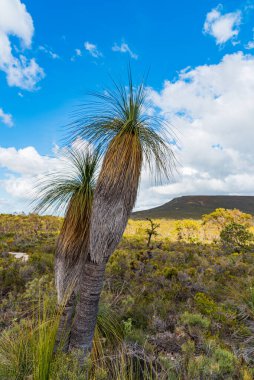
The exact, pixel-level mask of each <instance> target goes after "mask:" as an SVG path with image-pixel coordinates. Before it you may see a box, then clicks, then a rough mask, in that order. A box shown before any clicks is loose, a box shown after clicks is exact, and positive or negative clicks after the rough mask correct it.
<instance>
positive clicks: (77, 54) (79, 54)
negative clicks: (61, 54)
mask: <svg viewBox="0 0 254 380" xmlns="http://www.w3.org/2000/svg"><path fill="white" fill-rule="evenodd" d="M75 53H76V56H78V57H81V56H82V52H81V50H80V49H75Z"/></svg>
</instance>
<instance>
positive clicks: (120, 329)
mask: <svg viewBox="0 0 254 380" xmlns="http://www.w3.org/2000/svg"><path fill="white" fill-rule="evenodd" d="M222 214H223V213H222ZM235 214H236V215H237V220H236V221H234V219H233V221H232V218H231V217H232V213H231V216H230V218H231V219H230V218H229V219H227V218H226V216H227V215H226V216H225V213H224V214H223V215H222V216H221V213H220V216H219V222H218V221H217V220H216V218H215V219H214V221H213V222H211V220H212V219H213V218H214V216H213V217H212V218H211V219H210V220H209V223H210V224H211V223H213V224H212V227H211V228H210V229H209V230H208V227H207V223H208V222H207V220H206V221H205V223H204V220H203V221H198V222H196V221H195V222H193V221H176V222H174V221H165V220H161V221H159V224H160V227H159V228H158V229H157V232H158V236H153V237H152V239H151V242H150V243H149V247H147V241H148V236H147V233H146V230H147V229H148V228H149V223H148V222H147V221H130V223H129V225H128V227H127V230H126V233H125V236H124V238H123V240H122V242H121V244H120V245H119V247H118V249H117V250H116V252H115V253H114V255H113V256H112V257H111V258H110V260H109V263H108V266H107V275H106V281H105V284H104V290H103V294H102V301H101V306H100V308H101V312H100V319H99V322H98V327H97V335H96V339H95V340H96V341H95V345H94V350H93V354H92V357H91V358H90V359H89V360H88V361H87V362H86V363H85V366H84V368H83V369H79V366H78V353H74V354H72V355H69V356H66V355H65V354H60V353H56V354H54V353H51V354H50V353H49V354H48V356H47V357H45V355H44V356H43V355H42V354H41V352H42V351H43V350H42V349H41V351H38V350H37V348H35V346H34V345H33V342H34V339H35V338H36V339H39V338H38V337H40V342H41V347H42V348H43V347H45V345H47V346H50V344H51V343H49V340H46V333H45V331H46V332H47V334H49V331H51V332H52V331H53V328H54V324H52V323H53V320H56V319H55V318H52V316H53V317H54V313H55V312H56V311H55V290H54V284H53V251H54V248H53V247H54V243H55V239H56V237H57V234H58V231H59V227H60V223H61V219H60V218H53V217H38V216H37V215H30V216H6V215H2V216H0V239H1V241H0V244H1V250H2V252H6V251H24V252H29V254H30V258H29V261H28V262H21V261H18V260H16V259H14V258H12V257H8V256H7V257H1V259H0V289H1V293H0V295H1V299H0V303H1V305H0V308H1V310H2V313H1V320H0V329H1V331H2V335H1V338H0V363H1V364H0V376H1V378H3V379H22V378H25V377H24V376H29V375H33V376H34V378H38V379H39V378H40V379H42V378H43V379H52V380H53V379H114V378H115V379H142V378H145V379H188V380H189V379H244V380H249V379H252V378H253V377H254V355H253V345H254V331H253V325H254V249H253V246H252V235H251V232H252V228H253V227H252V225H251V221H250V219H249V218H244V217H243V219H241V220H240V221H241V223H240V221H239V218H240V217H242V215H240V214H239V213H236V212H235ZM215 216H216V215H215ZM217 216H218V215H217ZM223 218H224V219H223ZM206 219H207V218H206ZM208 219H209V218H208ZM222 219H223V220H222ZM193 223H194V224H193ZM230 223H231V227H230ZM232 223H237V224H238V225H241V226H244V229H243V228H240V234H242V233H244V234H245V235H244V236H245V237H246V233H247V235H248V239H246V240H245V241H244V245H242V246H241V245H240V246H239V244H238V245H237V247H236V245H235V243H234V244H232V242H231V241H228V240H227V238H228V237H229V236H232V233H230V234H227V233H228V230H230V228H232ZM233 227H235V226H233ZM179 231H180V232H179ZM223 231H224V238H222V241H221V240H220V234H222V236H223ZM230 231H231V230H230ZM234 232H235V233H237V231H235V230H234ZM212 234H214V235H212ZM208 235H209V237H208ZM225 236H226V240H225ZM194 237H195V238H194ZM238 237H239V236H238ZM26 248H27V249H26ZM45 300H47V305H46V306H45V302H46V301H45ZM45 307H46V308H47V310H48V311H47V313H44V314H43V308H45ZM42 315H44V317H43V318H44V319H45V320H44V325H43V326H44V327H45V326H47V328H46V329H42V327H38V326H42V324H40V323H41V320H42V319H43V318H42ZM110 321H113V323H110ZM24 332H26V334H25V335H24ZM38 334H39V335H38ZM52 336H53V334H52ZM48 337H49V335H47V339H49V338H48ZM21 338H22V339H21ZM6 339H7V340H8V339H9V340H8V341H9V342H11V344H8V347H7V348H8V349H6V344H5V343H6V341H7V340H6ZM29 339H30V340H29ZM52 339H53V338H52ZM17 344H20V345H21V344H24V346H22V347H23V348H22V347H21V346H20V347H21V348H22V350H23V352H25V353H26V355H25V357H23V356H24V355H23V356H22V357H20V356H19V354H18V353H20V352H21V351H22V350H20V347H17ZM3 347H5V349H3ZM36 350H37V351H36ZM35 357H36V358H37V359H36V360H35ZM39 358H40V360H41V362H40V363H42V362H43V363H45V361H47V362H48V363H49V362H50V365H48V366H46V367H45V368H46V369H45V368H44V367H43V370H42V369H41V370H40V371H41V372H40V371H39V370H38V368H42V365H41V364H40V363H39ZM7 369H8V370H7ZM1 371H2V372H1ZM22 371H23V372H22ZM36 371H37V372H36ZM38 371H39V372H38ZM36 373H37V375H36ZM24 374H25V375H24ZM22 376H23V377H22ZM36 376H37V377H36ZM43 376H44V377H43Z"/></svg>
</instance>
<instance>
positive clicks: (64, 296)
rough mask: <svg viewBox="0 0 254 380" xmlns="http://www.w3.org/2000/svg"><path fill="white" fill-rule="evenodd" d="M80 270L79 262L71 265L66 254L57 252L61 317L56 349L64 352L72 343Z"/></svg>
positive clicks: (56, 271)
mask: <svg viewBox="0 0 254 380" xmlns="http://www.w3.org/2000/svg"><path fill="white" fill-rule="evenodd" d="M79 272H80V264H79V263H76V264H75V265H70V263H69V262H68V260H67V258H66V256H65V255H63V254H60V253H59V252H57V254H56V258H55V283H56V289H57V300H58V307H59V309H60V311H61V318H60V322H59V326H58V331H57V335H56V342H55V349H57V348H59V347H61V349H62V350H63V351H64V352H67V351H68V348H69V343H70V331H71V326H72V323H73V316H74V312H75V305H76V301H77V294H78V288H77V285H78V278H79Z"/></svg>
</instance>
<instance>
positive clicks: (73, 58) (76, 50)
mask: <svg viewBox="0 0 254 380" xmlns="http://www.w3.org/2000/svg"><path fill="white" fill-rule="evenodd" d="M74 52H75V54H74V55H73V56H72V57H71V61H72V62H74V61H75V60H76V58H77V57H82V51H81V50H80V49H75V50H74Z"/></svg>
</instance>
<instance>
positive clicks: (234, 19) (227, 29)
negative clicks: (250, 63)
mask: <svg viewBox="0 0 254 380" xmlns="http://www.w3.org/2000/svg"><path fill="white" fill-rule="evenodd" d="M222 12H223V7H222V5H218V7H217V8H214V9H212V10H211V11H210V12H209V13H208V14H207V15H206V20H205V23H204V33H205V34H209V35H211V36H213V37H214V38H215V40H216V44H217V45H221V44H224V43H225V42H227V41H229V40H232V39H233V40H235V39H236V38H237V36H238V34H239V28H240V23H241V12H240V11H236V12H231V13H225V14H222Z"/></svg>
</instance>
